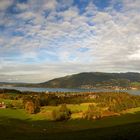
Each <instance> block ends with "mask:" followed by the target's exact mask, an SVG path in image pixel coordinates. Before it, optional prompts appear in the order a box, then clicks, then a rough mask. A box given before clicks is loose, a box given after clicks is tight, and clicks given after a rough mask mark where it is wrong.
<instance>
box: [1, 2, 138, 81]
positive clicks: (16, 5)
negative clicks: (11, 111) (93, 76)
mask: <svg viewBox="0 0 140 140" xmlns="http://www.w3.org/2000/svg"><path fill="white" fill-rule="evenodd" d="M97 71H98V72H140V0H0V82H2V81H5V82H33V83H39V82H44V81H47V80H50V79H53V78H56V77H61V76H65V75H70V74H74V73H80V72H97Z"/></svg>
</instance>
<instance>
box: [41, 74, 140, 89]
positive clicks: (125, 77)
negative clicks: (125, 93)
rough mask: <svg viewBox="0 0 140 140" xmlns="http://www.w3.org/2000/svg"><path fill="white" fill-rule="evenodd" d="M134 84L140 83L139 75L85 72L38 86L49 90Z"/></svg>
mask: <svg viewBox="0 0 140 140" xmlns="http://www.w3.org/2000/svg"><path fill="white" fill-rule="evenodd" d="M134 82H135V83H138V82H140V73H132V72H127V73H102V72H87V73H86V72H85V73H79V74H74V75H70V76H65V77H60V78H56V79H53V80H50V81H47V82H44V83H40V84H39V86H41V87H51V88H77V87H78V88H94V87H109V86H112V87H114V86H118V87H130V86H131V84H132V83H134Z"/></svg>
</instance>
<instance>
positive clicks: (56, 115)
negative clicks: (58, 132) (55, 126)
mask: <svg viewBox="0 0 140 140" xmlns="http://www.w3.org/2000/svg"><path fill="white" fill-rule="evenodd" d="M70 117H71V111H70V109H68V108H67V106H66V105H65V104H63V105H61V107H60V108H59V109H58V110H53V111H52V120H54V121H64V120H68V119H70Z"/></svg>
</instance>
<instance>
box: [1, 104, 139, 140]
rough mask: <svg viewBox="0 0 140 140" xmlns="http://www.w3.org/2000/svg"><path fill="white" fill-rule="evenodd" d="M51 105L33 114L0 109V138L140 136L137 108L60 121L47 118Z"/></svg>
mask: <svg viewBox="0 0 140 140" xmlns="http://www.w3.org/2000/svg"><path fill="white" fill-rule="evenodd" d="M74 106H75V107H74ZM86 106H87V104H82V105H68V107H69V108H71V109H73V112H77V110H84V109H86ZM58 107H59V106H58ZM54 108H56V107H54V106H47V107H43V108H42V110H41V112H40V113H38V114H35V115H32V114H27V113H26V112H25V110H24V109H0V137H1V139H2V140H18V139H20V140H22V139H23V140H38V139H39V140H45V139H47V140H49V139H50V140H53V139H54V140H55V139H57V140H58V139H60V140H63V139H83V140H84V139H93V138H94V139H118V138H119V139H125V138H127V139H132V138H134V139H138V138H139V136H140V134H139V130H140V107H139V108H133V109H129V110H127V111H123V112H122V113H121V115H119V116H112V117H105V118H102V119H100V120H84V119H76V118H71V119H70V120H68V121H62V122H53V121H51V120H49V117H48V116H47V115H48V114H49V113H48V112H49V111H51V110H52V109H54ZM43 112H46V114H43ZM45 115H46V118H45Z"/></svg>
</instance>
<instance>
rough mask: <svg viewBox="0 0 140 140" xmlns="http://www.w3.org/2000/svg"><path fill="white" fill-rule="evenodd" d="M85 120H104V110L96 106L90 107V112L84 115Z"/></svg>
mask: <svg viewBox="0 0 140 140" xmlns="http://www.w3.org/2000/svg"><path fill="white" fill-rule="evenodd" d="M83 118H84V119H88V120H91V119H100V118H102V110H101V109H100V108H99V107H96V106H95V105H89V106H88V110H87V111H86V112H84V113H83Z"/></svg>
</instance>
